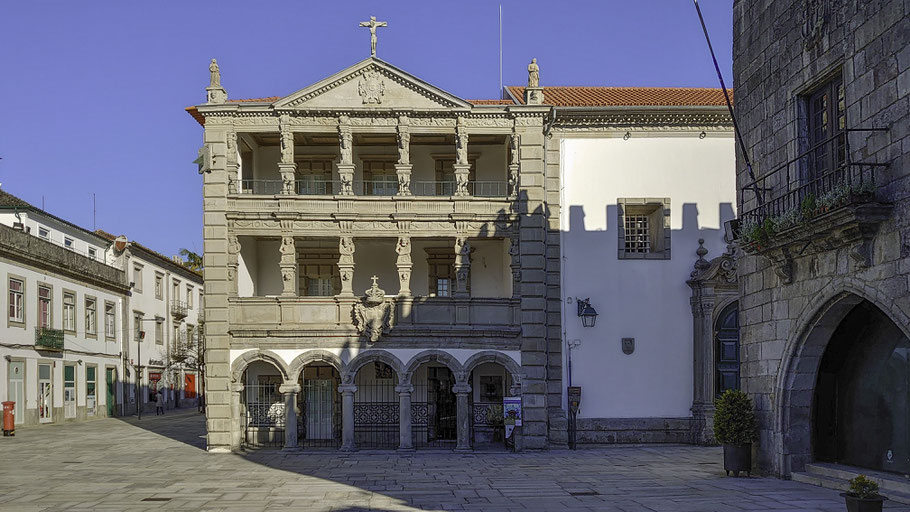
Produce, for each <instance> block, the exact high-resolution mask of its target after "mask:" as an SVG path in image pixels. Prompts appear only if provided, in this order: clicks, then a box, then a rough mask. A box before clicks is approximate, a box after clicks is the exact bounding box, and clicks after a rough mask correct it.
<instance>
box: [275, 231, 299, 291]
mask: <svg viewBox="0 0 910 512" xmlns="http://www.w3.org/2000/svg"><path fill="white" fill-rule="evenodd" d="M278 251H279V252H280V253H281V260H280V262H279V266H280V267H281V283H282V286H283V289H282V291H281V295H284V296H294V295H297V248H296V246H295V244H294V237H292V236H288V235H285V236H283V237H281V247H280V248H279V249H278Z"/></svg>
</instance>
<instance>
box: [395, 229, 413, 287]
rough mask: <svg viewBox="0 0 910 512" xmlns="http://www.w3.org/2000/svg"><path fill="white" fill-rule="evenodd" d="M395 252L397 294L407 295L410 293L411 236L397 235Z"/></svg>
mask: <svg viewBox="0 0 910 512" xmlns="http://www.w3.org/2000/svg"><path fill="white" fill-rule="evenodd" d="M395 252H397V253H398V261H396V262H395V266H396V267H397V268H398V285H399V289H398V295H399V296H400V297H408V296H410V295H411V266H412V263H411V238H410V237H408V236H399V237H398V243H397V244H396V245H395Z"/></svg>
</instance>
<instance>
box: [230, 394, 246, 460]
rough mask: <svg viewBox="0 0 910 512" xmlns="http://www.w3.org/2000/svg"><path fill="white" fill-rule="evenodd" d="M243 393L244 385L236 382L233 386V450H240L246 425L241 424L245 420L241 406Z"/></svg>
mask: <svg viewBox="0 0 910 512" xmlns="http://www.w3.org/2000/svg"><path fill="white" fill-rule="evenodd" d="M241 393H243V383H242V382H234V383H232V384H231V450H239V449H240V446H241V443H242V440H243V433H244V431H245V429H246V425H242V424H241V423H240V422H241V420H242V419H243V411H242V410H241V406H240V394H241Z"/></svg>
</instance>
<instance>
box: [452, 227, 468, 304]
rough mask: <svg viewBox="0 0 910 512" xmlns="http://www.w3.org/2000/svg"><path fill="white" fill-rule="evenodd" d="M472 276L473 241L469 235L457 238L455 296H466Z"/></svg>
mask: <svg viewBox="0 0 910 512" xmlns="http://www.w3.org/2000/svg"><path fill="white" fill-rule="evenodd" d="M470 277H471V243H470V242H469V241H468V238H467V237H464V236H459V237H457V238H455V293H454V294H453V296H454V297H461V298H466V297H470V296H471V294H470V292H468V279H470Z"/></svg>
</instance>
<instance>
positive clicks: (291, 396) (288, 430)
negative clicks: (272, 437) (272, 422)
mask: <svg viewBox="0 0 910 512" xmlns="http://www.w3.org/2000/svg"><path fill="white" fill-rule="evenodd" d="M278 391H279V392H280V393H282V394H283V395H284V413H285V416H284V418H285V419H284V449H285V450H294V449H296V448H297V409H296V406H297V393H300V385H299V384H296V383H292V382H285V383H284V384H282V385H281V386H279V387H278Z"/></svg>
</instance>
